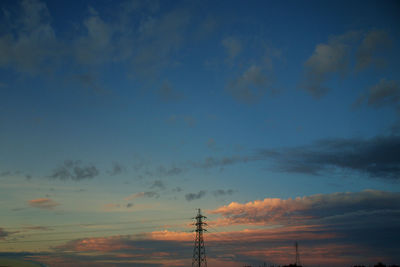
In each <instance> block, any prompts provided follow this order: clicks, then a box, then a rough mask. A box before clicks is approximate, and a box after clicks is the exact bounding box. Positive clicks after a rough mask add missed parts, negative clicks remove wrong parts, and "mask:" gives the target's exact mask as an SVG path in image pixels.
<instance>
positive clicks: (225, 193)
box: [212, 189, 235, 197]
mask: <svg viewBox="0 0 400 267" xmlns="http://www.w3.org/2000/svg"><path fill="white" fill-rule="evenodd" d="M212 193H213V195H214V196H216V197H219V196H230V195H232V194H234V193H235V191H234V190H232V189H227V190H224V189H218V190H215V191H213V192H212Z"/></svg>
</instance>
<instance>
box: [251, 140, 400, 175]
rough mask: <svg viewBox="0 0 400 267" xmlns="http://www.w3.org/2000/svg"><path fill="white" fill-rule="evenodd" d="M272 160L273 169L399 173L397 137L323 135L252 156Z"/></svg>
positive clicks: (313, 172) (313, 171)
mask: <svg viewBox="0 0 400 267" xmlns="http://www.w3.org/2000/svg"><path fill="white" fill-rule="evenodd" d="M258 157H261V158H264V159H270V160H273V161H275V164H276V166H275V169H277V170H280V171H285V172H295V173H305V174H313V175H321V174H323V173H329V172H331V173H335V172H336V171H337V170H346V171H353V172H357V173H360V174H365V175H367V176H369V177H373V178H379V179H384V180H387V181H397V180H399V177H400V137H399V136H394V135H393V136H377V137H374V138H371V139H357V138H349V139H325V140H320V141H317V142H315V143H314V144H312V145H309V146H303V147H295V148H288V149H282V150H268V149H264V150H260V151H259V152H258V156H256V157H255V159H260V158H258Z"/></svg>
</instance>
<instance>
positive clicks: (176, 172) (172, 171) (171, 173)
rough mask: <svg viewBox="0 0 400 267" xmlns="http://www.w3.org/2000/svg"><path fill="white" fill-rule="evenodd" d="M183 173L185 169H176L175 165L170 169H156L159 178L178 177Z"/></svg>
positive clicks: (162, 167) (161, 167)
mask: <svg viewBox="0 0 400 267" xmlns="http://www.w3.org/2000/svg"><path fill="white" fill-rule="evenodd" d="M183 172H185V169H184V168H183V167H177V166H175V165H173V166H170V167H165V166H159V167H158V168H157V174H158V175H159V176H174V175H179V174H181V173H183Z"/></svg>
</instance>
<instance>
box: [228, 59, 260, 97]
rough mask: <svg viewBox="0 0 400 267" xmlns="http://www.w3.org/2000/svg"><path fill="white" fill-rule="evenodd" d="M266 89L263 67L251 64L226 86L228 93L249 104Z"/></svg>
mask: <svg viewBox="0 0 400 267" xmlns="http://www.w3.org/2000/svg"><path fill="white" fill-rule="evenodd" d="M267 89H268V79H267V77H266V74H265V73H264V71H263V69H262V68H261V67H260V66H258V65H251V66H250V67H249V68H248V69H246V70H245V71H244V72H243V73H242V74H241V75H240V76H239V77H237V78H236V79H234V80H232V81H230V82H229V83H228V85H227V86H226V90H227V92H228V93H230V94H231V95H232V97H233V98H234V99H236V100H237V101H239V102H243V103H247V104H251V103H254V102H256V101H257V100H259V99H260V97H262V96H263V95H264V94H265V92H266V90H267Z"/></svg>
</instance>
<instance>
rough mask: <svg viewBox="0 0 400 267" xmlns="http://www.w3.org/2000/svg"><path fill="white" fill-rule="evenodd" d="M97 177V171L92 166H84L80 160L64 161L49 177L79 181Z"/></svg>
mask: <svg viewBox="0 0 400 267" xmlns="http://www.w3.org/2000/svg"><path fill="white" fill-rule="evenodd" d="M97 175H99V170H98V169H97V168H96V166H94V165H92V164H86V165H84V164H83V163H82V162H81V161H80V160H66V161H64V164H63V165H62V166H60V167H58V168H56V169H55V170H54V171H53V173H52V174H51V175H50V176H49V178H52V179H60V180H69V179H71V180H73V181H81V180H84V179H91V178H94V177H96V176H97Z"/></svg>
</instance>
